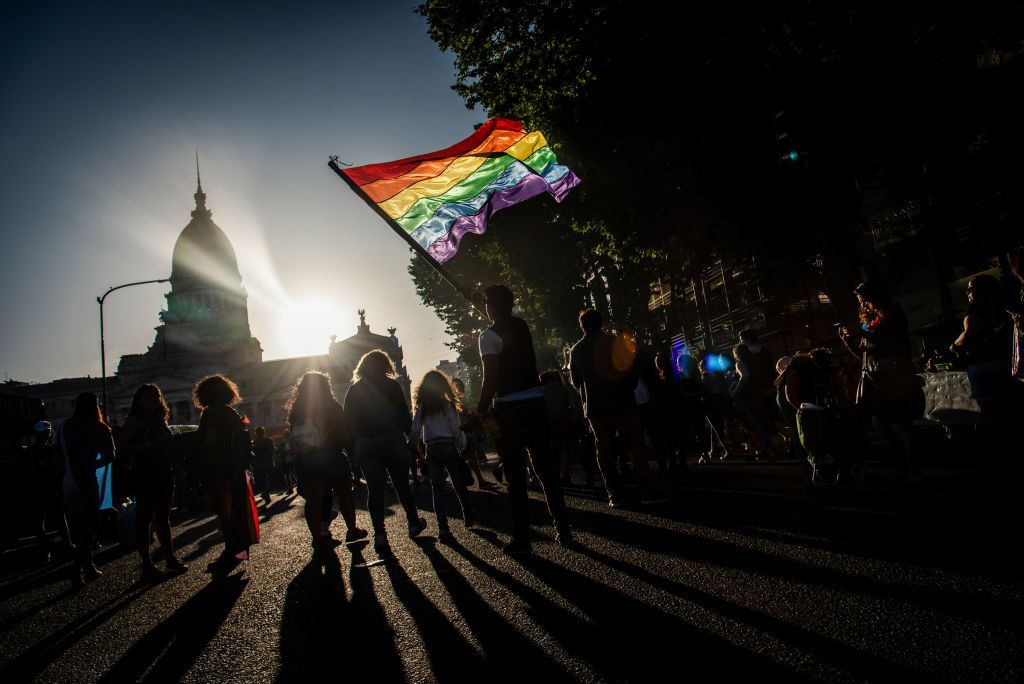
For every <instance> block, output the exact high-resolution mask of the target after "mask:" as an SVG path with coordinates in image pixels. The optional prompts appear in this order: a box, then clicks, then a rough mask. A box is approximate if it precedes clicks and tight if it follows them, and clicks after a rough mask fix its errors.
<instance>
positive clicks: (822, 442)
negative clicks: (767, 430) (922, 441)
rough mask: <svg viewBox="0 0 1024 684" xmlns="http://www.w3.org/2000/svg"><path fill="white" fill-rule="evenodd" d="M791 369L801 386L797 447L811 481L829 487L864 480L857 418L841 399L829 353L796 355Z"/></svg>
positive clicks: (823, 351)
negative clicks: (844, 482)
mask: <svg viewBox="0 0 1024 684" xmlns="http://www.w3.org/2000/svg"><path fill="white" fill-rule="evenodd" d="M790 370H791V371H793V372H795V373H796V374H797V377H798V381H799V383H800V387H801V389H800V391H799V392H798V395H799V396H800V398H801V399H802V401H801V403H800V407H799V409H798V410H797V414H796V423H797V432H798V434H799V437H800V444H801V446H803V448H804V450H805V451H806V452H807V461H808V462H809V463H810V465H811V469H812V474H811V482H813V483H814V484H815V485H818V486H832V485H836V484H839V483H840V482H841V481H850V482H861V481H863V480H864V461H863V457H862V456H861V452H862V450H861V449H859V448H857V446H858V444H859V440H858V439H857V438H856V434H857V423H856V416H855V415H854V413H853V411H852V408H851V407H850V406H848V405H846V404H845V402H843V401H842V399H841V396H842V395H841V393H840V392H839V389H838V388H839V382H838V377H837V374H836V372H835V368H834V367H833V364H832V354H831V352H829V351H828V350H827V349H816V350H814V351H812V352H810V353H806V354H804V353H801V354H797V355H796V356H795V357H794V358H793V363H792V364H791V366H790Z"/></svg>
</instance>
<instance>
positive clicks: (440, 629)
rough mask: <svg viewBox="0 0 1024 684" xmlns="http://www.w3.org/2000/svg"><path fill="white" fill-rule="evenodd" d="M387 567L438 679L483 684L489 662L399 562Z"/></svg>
mask: <svg viewBox="0 0 1024 684" xmlns="http://www.w3.org/2000/svg"><path fill="white" fill-rule="evenodd" d="M384 568H385V569H386V570H387V573H388V576H389V577H390V578H391V585H392V588H393V589H394V592H395V595H396V596H398V600H399V601H401V602H402V605H404V606H405V609H406V610H407V611H408V612H409V615H411V616H412V618H413V620H414V621H415V622H416V628H417V629H418V630H419V633H420V638H421V639H422V640H423V646H424V648H425V649H426V652H427V657H428V658H429V659H430V666H431V670H432V671H433V676H434V678H435V679H437V681H441V682H451V681H463V680H469V679H473V680H476V681H479V679H478V678H480V677H483V676H485V675H486V674H487V662H486V661H485V660H484V658H483V657H482V656H481V655H480V654H479V653H477V652H476V650H475V649H474V648H473V646H472V645H471V644H470V643H469V642H468V641H466V639H465V638H464V637H463V636H462V635H461V634H459V631H458V630H457V629H455V627H453V626H452V623H451V621H450V620H449V619H448V617H447V616H446V615H445V614H444V613H442V612H441V611H440V610H438V608H437V606H435V605H434V603H433V602H432V601H431V600H430V599H429V598H427V596H426V595H425V594H424V593H423V592H422V591H421V590H420V588H419V587H418V586H416V583H415V582H414V581H413V580H412V578H411V577H409V575H408V573H406V571H405V569H404V568H403V567H402V566H401V565H400V564H399V563H398V561H397V559H395V560H391V561H389V562H387V563H385V565H384Z"/></svg>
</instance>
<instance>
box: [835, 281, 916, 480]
mask: <svg viewBox="0 0 1024 684" xmlns="http://www.w3.org/2000/svg"><path fill="white" fill-rule="evenodd" d="M854 293H855V294H856V295H857V299H858V301H859V302H860V307H861V313H860V318H861V326H860V327H861V335H860V336H859V337H857V338H856V340H854V337H853V335H852V334H851V332H850V330H849V329H848V328H845V327H841V328H840V330H839V336H840V339H842V341H843V343H844V344H845V345H846V348H847V350H849V352H850V353H851V354H853V355H854V356H855V357H856V358H859V359H860V360H861V382H860V386H859V387H858V389H857V405H858V407H859V408H860V409H861V410H863V411H865V412H866V413H867V414H868V415H869V416H871V423H872V426H873V427H874V429H875V432H877V433H878V434H879V436H880V437H881V438H882V439H883V441H884V442H885V444H886V446H887V448H888V450H889V453H890V456H891V457H892V458H893V460H894V462H895V463H896V465H897V467H898V468H899V470H900V473H901V475H902V476H903V479H904V481H905V482H906V483H907V484H917V483H919V482H920V481H921V479H922V476H921V463H920V456H919V454H918V446H917V438H916V435H915V434H914V428H913V421H914V419H915V418H918V417H920V416H921V415H922V414H923V413H924V393H923V392H922V390H921V383H920V381H919V378H918V377H917V375H916V368H915V366H914V360H913V355H912V348H911V344H910V324H909V323H908V321H907V315H906V313H904V311H903V307H901V306H900V305H899V302H897V301H896V298H895V297H894V296H893V295H892V294H891V293H890V292H889V291H888V290H887V289H886V288H885V287H883V286H881V285H880V284H878V283H875V282H872V281H866V282H864V283H861V284H860V285H858V286H857V288H856V289H855V290H854Z"/></svg>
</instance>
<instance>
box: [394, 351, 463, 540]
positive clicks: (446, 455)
mask: <svg viewBox="0 0 1024 684" xmlns="http://www.w3.org/2000/svg"><path fill="white" fill-rule="evenodd" d="M460 402H461V397H460V396H459V394H458V392H456V391H455V389H454V388H453V387H452V386H451V383H450V382H449V381H448V378H447V377H446V376H445V375H444V374H443V373H441V372H439V371H428V372H427V374H426V375H424V376H423V381H422V382H421V383H420V385H419V387H417V388H416V392H415V393H414V394H413V398H412V410H413V418H412V428H411V430H410V432H409V442H410V446H411V447H413V448H415V446H416V444H417V443H419V442H422V443H423V445H424V447H425V448H426V465H427V474H428V476H429V477H430V489H431V492H432V496H433V502H434V514H435V515H436V516H437V538H438V539H439V540H440V541H443V542H450V541H451V540H452V539H453V536H452V531H451V527H450V526H449V525H448V514H447V511H446V510H445V504H444V490H445V484H444V481H445V476H446V473H447V475H448V476H450V477H451V480H452V487H454V489H455V495H456V496H457V497H458V499H459V505H460V506H462V518H463V521H464V522H465V525H466V528H467V529H468V528H471V527H473V525H474V520H473V507H472V505H471V504H470V501H469V490H467V489H466V483H465V481H464V480H463V478H462V470H461V468H460V466H461V465H462V463H461V458H462V457H461V456H460V454H461V453H462V451H464V450H465V448H466V435H465V434H464V433H463V431H462V421H461V420H460V419H459V403H460Z"/></svg>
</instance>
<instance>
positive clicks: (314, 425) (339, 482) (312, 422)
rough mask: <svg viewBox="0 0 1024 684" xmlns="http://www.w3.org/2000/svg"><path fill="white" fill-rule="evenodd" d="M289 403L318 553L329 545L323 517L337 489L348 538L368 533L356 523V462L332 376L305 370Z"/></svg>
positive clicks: (301, 481)
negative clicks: (349, 453) (349, 450)
mask: <svg viewBox="0 0 1024 684" xmlns="http://www.w3.org/2000/svg"><path fill="white" fill-rule="evenodd" d="M287 408H288V426H289V429H290V430H291V451H292V454H294V458H295V470H296V473H297V474H298V477H299V484H300V486H301V488H302V496H303V498H304V499H305V500H306V507H305V516H306V525H307V526H308V527H309V533H310V536H311V537H312V545H313V555H314V556H316V557H319V556H321V555H322V554H324V553H326V552H328V550H329V548H330V547H329V546H328V544H329V543H330V532H329V531H328V534H327V536H326V537H325V536H324V535H323V529H322V522H321V521H322V519H323V514H324V508H325V506H328V507H329V504H330V497H331V496H332V495H333V496H336V497H337V498H338V509H339V511H340V512H341V515H342V517H343V518H345V525H346V526H347V527H348V532H347V533H346V535H345V542H346V543H349V544H350V543H352V542H356V541H359V540H360V539H365V538H366V537H367V536H368V534H369V533H368V532H367V531H366V530H364V529H362V528H360V527H359V526H358V525H357V524H356V507H355V500H354V498H353V495H352V466H351V465H350V464H349V460H348V456H347V455H346V454H345V448H346V446H347V445H348V441H349V435H348V427H347V423H346V420H345V411H344V409H343V408H342V407H341V404H340V403H339V402H338V400H337V399H335V397H334V390H333V389H332V388H331V379H330V377H328V376H327V374H325V373H321V372H318V371H308V372H306V373H305V374H304V375H303V376H302V378H301V379H300V380H299V382H298V383H296V385H295V388H294V389H293V390H292V395H291V397H290V398H289V400H288V405H287ZM332 490H333V494H329V493H330V492H332ZM328 514H329V513H328Z"/></svg>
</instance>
